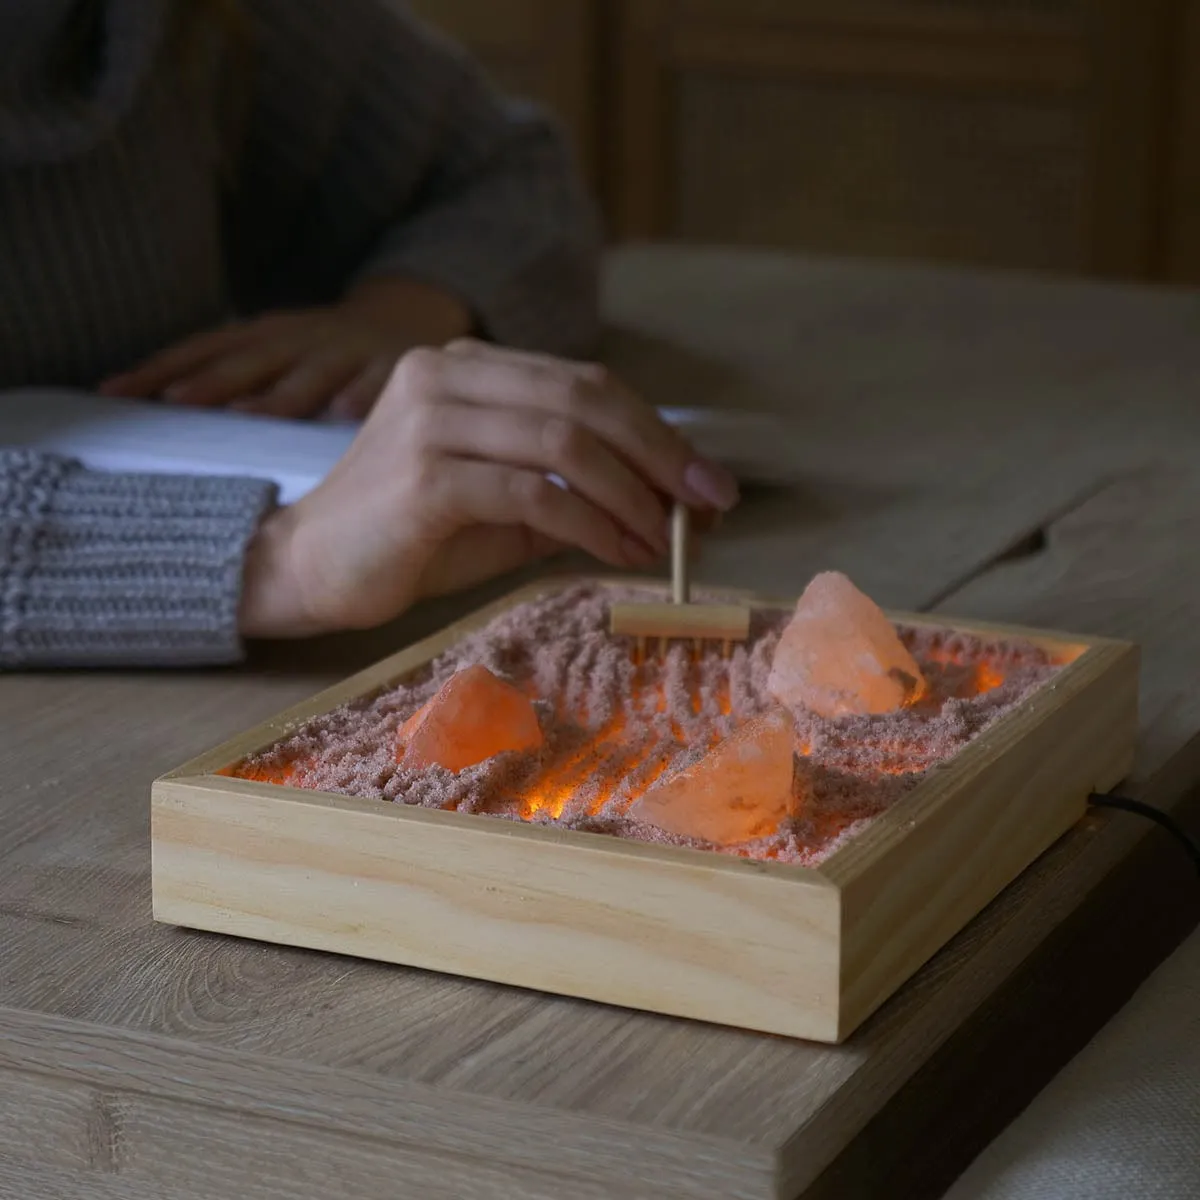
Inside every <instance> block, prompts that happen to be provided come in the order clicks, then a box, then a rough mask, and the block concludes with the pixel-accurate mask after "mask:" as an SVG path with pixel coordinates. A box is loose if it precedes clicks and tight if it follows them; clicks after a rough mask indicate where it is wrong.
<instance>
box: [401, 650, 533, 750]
mask: <svg viewBox="0 0 1200 1200" xmlns="http://www.w3.org/2000/svg"><path fill="white" fill-rule="evenodd" d="M400 740H401V744H402V745H403V747H404V753H403V755H402V756H401V758H400V765H401V766H402V767H409V768H415V769H423V768H425V767H432V766H439V767H445V768H446V769H447V770H448V771H461V770H463V768H464V767H471V766H474V765H475V764H476V763H480V762H483V761H484V760H485V759H488V758H491V757H493V755H496V754H503V753H504V752H505V751H510V750H536V749H537V748H538V747H539V746H541V744H542V727H541V725H540V724H539V723H538V719H537V713H536V712H535V711H534V708H533V705H532V704H531V703H530V702H529V700H528V699H527V698H526V697H525V696H524V695H522V693H521V692H519V691H518V690H517V689H516V688H515V687H513V686H512V684H510V683H505V682H504V680H503V679H498V678H497V677H496V676H495V675H493V674H492V673H491V671H489V670H488V669H487V667H481V666H473V667H466V668H465V669H463V670H461V671H458V672H456V673H455V674H454V675H452V676H451V677H450V678H449V679H447V680H446V682H445V683H444V684H442V686H441V688H440V689H439V690H438V693H437V695H436V696H434V697H433V699H432V700H430V701H429V702H428V703H427V704H425V705H424V706H423V707H422V708H420V709H418V710H417V711H416V712H415V713H414V714H413V715H412V716H411V717H409V719H408V720H407V721H406V722H405V723H404V725H403V726H402V727H401V729H400Z"/></svg>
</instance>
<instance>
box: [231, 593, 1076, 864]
mask: <svg viewBox="0 0 1200 1200" xmlns="http://www.w3.org/2000/svg"><path fill="white" fill-rule="evenodd" d="M626 596H627V597H628V598H631V599H637V598H640V597H639V596H638V593H636V592H634V591H630V592H629V593H626ZM612 599H613V592H612V591H611V589H610V590H606V591H602V590H601V589H599V588H596V587H593V586H586V585H585V586H580V587H575V588H571V589H568V590H566V591H564V592H561V593H558V594H557V595H553V596H550V597H547V598H545V599H543V600H538V601H535V602H530V603H525V604H522V605H519V606H518V607H516V608H514V609H512V610H510V611H509V612H507V613H506V614H504V615H503V616H502V617H500V618H498V619H497V620H495V621H493V622H492V623H491V624H490V625H489V626H488V627H487V628H486V629H484V630H482V631H480V632H478V633H476V634H473V635H471V636H469V637H467V638H465V639H464V640H463V641H462V642H460V643H459V644H458V645H457V646H455V647H454V648H453V649H452V650H450V651H448V652H447V653H445V654H443V655H442V656H441V657H439V658H438V659H436V660H435V661H434V663H433V664H432V666H431V668H430V669H428V670H427V671H426V672H424V673H423V674H422V675H421V676H419V677H418V678H415V679H413V680H411V681H409V682H407V683H406V684H403V685H401V686H398V687H396V688H393V689H390V690H388V691H386V692H384V693H382V694H380V695H377V696H375V697H373V698H371V699H369V700H366V701H362V702H359V703H356V704H353V705H348V706H346V707H344V708H342V709H339V710H337V711H335V712H333V713H330V714H328V715H326V716H323V717H320V718H317V719H315V720H313V721H310V722H309V723H308V724H307V725H306V726H305V727H304V728H303V729H301V730H300V732H298V733H297V734H296V735H294V736H292V737H290V738H289V739H287V740H286V741H284V742H281V743H279V744H278V745H277V746H275V747H273V748H272V749H271V750H269V751H267V752H265V753H263V754H261V755H258V756H256V757H255V758H253V759H251V760H249V761H247V762H246V763H244V764H242V765H241V766H240V767H238V768H237V769H236V770H235V771H233V772H232V773H233V774H236V775H239V776H241V777H243V778H251V779H260V780H267V781H270V782H276V783H288V784H290V785H291V786H294V787H308V788H316V789H320V790H323V791H332V792H340V793H343V794H346V795H351V796H359V797H374V798H379V799H382V800H387V801H393V802H398V803H405V804H413V805H423V806H426V807H432V808H453V809H458V810H460V811H464V812H476V813H484V814H488V815H490V816H493V817H499V818H505V819H509V820H529V821H536V822H543V823H549V824H557V825H562V826H566V827H569V828H576V829H586V830H590V831H593V832H601V833H609V834H612V835H614V836H619V837H634V838H638V839H641V840H645V841H654V842H667V843H672V844H679V845H695V846H700V847H704V848H711V849H720V850H721V851H722V852H726V853H735V854H740V855H744V856H750V857H756V858H772V859H779V860H781V861H787V862H796V863H802V864H805V865H816V864H817V863H820V862H821V861H823V860H824V859H825V858H827V857H828V856H829V855H830V854H831V853H832V852H833V851H834V850H835V849H836V848H837V847H838V846H839V845H841V844H842V843H843V842H844V841H845V840H846V839H847V838H848V837H850V836H853V835H854V833H856V832H857V831H858V830H859V829H861V828H862V827H863V825H864V823H865V822H869V821H870V820H871V819H872V818H873V817H875V816H877V815H878V814H879V813H881V812H883V811H884V810H885V809H886V808H887V807H888V806H889V805H891V804H893V803H894V802H895V801H896V800H897V799H898V798H899V797H901V796H902V795H904V794H905V793H906V792H908V791H909V790H910V789H911V788H912V787H914V786H915V785H916V784H917V783H918V782H919V781H920V779H921V778H922V776H923V775H924V774H925V772H926V771H927V770H928V769H929V768H930V767H931V766H933V765H934V764H936V763H938V762H941V761H945V760H946V759H947V758H949V757H950V756H952V755H953V754H954V753H955V752H956V751H957V750H958V749H960V748H961V747H962V746H963V745H965V744H966V743H967V742H968V741H970V740H971V739H972V738H973V737H975V736H976V735H977V734H978V733H980V732H981V731H982V730H983V729H985V728H986V727H987V726H988V725H990V724H991V723H992V722H993V721H995V720H996V719H997V718H998V717H1000V716H1001V715H1003V714H1004V713H1005V712H1006V711H1008V710H1009V709H1010V708H1012V707H1013V706H1014V705H1016V704H1019V703H1020V702H1021V701H1022V700H1023V699H1024V698H1026V697H1027V696H1028V695H1029V694H1030V693H1031V692H1032V691H1033V690H1035V689H1037V688H1038V687H1040V686H1042V685H1043V684H1044V683H1046V682H1047V681H1048V680H1049V679H1050V678H1051V677H1052V676H1053V674H1054V673H1055V671H1056V670H1057V669H1058V666H1057V664H1055V663H1054V662H1052V661H1051V660H1050V659H1049V658H1048V656H1047V654H1046V653H1045V652H1044V651H1042V650H1040V649H1037V648H1035V647H1033V646H1031V645H1028V644H1025V643H1020V642H1003V643H985V642H983V641H981V640H979V639H976V638H973V637H968V636H964V635H960V634H944V633H939V632H938V631H934V630H928V629H922V630H901V631H900V632H901V635H902V637H903V640H904V642H905V645H906V646H907V647H908V649H909V651H910V652H911V653H912V654H913V656H914V658H915V660H916V661H917V663H918V665H919V666H920V669H921V672H922V674H923V676H924V678H925V680H926V683H927V689H926V691H925V693H924V695H923V696H922V697H921V698H920V700H919V701H917V702H916V703H914V704H913V705H912V706H910V707H907V708H904V709H902V710H901V711H899V712H895V713H890V714H886V715H862V716H848V717H842V718H839V719H835V720H831V719H825V718H821V717H818V716H815V715H813V714H811V713H809V712H807V711H805V710H796V711H795V712H794V714H793V715H794V717H795V722H796V750H797V752H798V755H799V757H798V759H797V768H796V773H795V782H794V785H793V786H794V796H793V803H792V812H793V813H794V815H793V816H789V817H784V818H783V819H782V820H781V821H780V823H779V824H778V826H777V827H776V828H775V829H774V831H773V832H771V833H769V834H767V835H766V836H763V837H759V838H757V839H755V840H752V841H748V842H742V843H738V844H735V845H731V846H721V847H717V846H714V845H713V844H712V843H708V842H702V841H698V840H689V839H687V838H685V837H682V836H679V835H672V834H668V833H665V832H663V831H662V830H659V829H657V828H655V827H653V826H650V825H646V824H641V823H639V822H637V821H634V820H632V819H630V818H629V816H628V815H627V812H628V810H629V808H630V806H631V805H632V804H633V802H634V801H635V800H636V799H637V798H638V797H639V796H641V795H642V794H643V793H644V792H646V790H647V789H648V788H649V787H650V786H651V785H652V784H654V783H655V782H656V781H664V782H665V781H667V780H669V779H670V778H671V776H672V775H673V774H674V773H675V772H677V771H680V770H682V769H685V768H687V767H690V766H693V765H694V764H695V763H696V762H697V761H698V760H699V759H700V758H701V757H702V756H703V755H704V754H705V753H706V752H707V751H708V750H710V749H711V748H712V747H714V746H715V745H716V744H717V743H718V742H719V741H720V740H721V739H723V738H726V737H728V736H729V735H730V734H731V733H733V731H734V730H735V729H738V728H739V727H740V726H741V725H743V724H744V723H745V722H746V721H748V720H749V719H751V718H754V717H758V716H761V715H763V714H764V713H766V712H767V711H768V710H769V709H771V708H772V707H773V706H774V705H775V703H776V702H775V701H774V700H773V698H772V697H771V696H770V694H769V693H768V691H767V686H766V685H767V679H768V676H769V674H770V668H771V661H772V657H773V655H774V651H775V647H776V645H777V643H778V640H779V636H780V631H781V630H782V628H783V626H784V625H785V624H786V621H787V619H788V617H789V615H790V614H789V613H788V612H783V611H779V612H774V611H760V612H757V613H756V614H755V618H754V622H753V625H752V628H751V637H750V640H749V642H748V643H747V644H746V645H745V646H739V647H737V648H736V649H735V650H734V652H733V655H732V657H731V658H730V659H729V660H725V659H722V658H721V657H720V655H719V653H718V652H716V651H715V650H714V651H713V652H711V653H709V654H707V655H706V656H705V657H704V658H703V659H702V660H700V661H698V662H693V661H692V659H691V655H690V650H689V649H686V648H684V647H681V646H676V647H673V648H672V649H671V650H670V652H669V653H668V654H667V655H666V656H665V657H664V658H662V659H652V660H651V661H648V662H647V663H645V664H643V665H640V666H639V665H636V664H635V663H634V662H633V658H632V655H631V653H630V647H629V645H628V644H626V643H624V642H623V641H621V640H619V639H613V638H611V637H610V636H609V634H608V633H607V607H608V604H609V602H610V601H611V600H612ZM476 664H478V665H482V666H485V667H487V668H488V670H490V671H492V672H493V673H494V674H496V675H497V676H499V677H500V678H502V679H507V680H509V681H511V682H512V683H513V684H514V685H516V686H517V687H518V688H519V689H520V690H521V691H523V692H524V693H525V694H526V695H527V696H529V698H530V699H531V700H532V701H533V702H534V706H535V708H536V710H537V712H538V717H539V720H540V722H541V725H542V730H543V733H544V735H545V740H544V744H543V746H542V747H541V749H540V750H537V751H534V752H529V753H516V754H504V755H500V756H498V757H496V758H493V759H490V760H488V761H486V762H483V763H480V764H478V765H476V766H471V767H467V768H466V769H464V770H462V771H461V772H459V773H458V774H453V773H451V772H449V771H447V770H444V769H442V768H438V767H432V768H428V769H425V770H421V769H414V768H408V767H404V766H402V765H401V764H400V762H399V761H398V758H400V757H402V742H401V740H400V739H399V737H398V731H399V729H400V727H401V726H402V725H403V724H404V722H405V721H406V720H407V719H408V718H409V717H411V716H412V715H413V714H414V713H415V712H416V711H417V710H418V709H419V708H420V707H421V706H422V705H423V704H425V703H426V702H427V701H428V700H430V699H431V698H432V697H433V696H434V695H435V694H436V692H437V691H438V689H439V687H441V685H442V684H444V683H445V682H446V681H447V680H448V679H449V678H450V677H451V676H452V675H454V673H455V672H456V671H458V670H461V669H462V668H465V667H468V666H471V665H476Z"/></svg>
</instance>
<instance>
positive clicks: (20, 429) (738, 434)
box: [0, 390, 786, 504]
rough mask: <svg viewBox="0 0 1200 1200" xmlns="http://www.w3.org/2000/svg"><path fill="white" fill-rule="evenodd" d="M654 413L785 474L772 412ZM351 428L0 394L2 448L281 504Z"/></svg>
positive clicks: (730, 454) (37, 393)
mask: <svg viewBox="0 0 1200 1200" xmlns="http://www.w3.org/2000/svg"><path fill="white" fill-rule="evenodd" d="M659 412H660V413H661V415H662V416H663V419H664V420H666V421H667V422H668V423H670V424H672V425H676V426H678V427H679V428H680V429H681V430H682V431H683V432H684V433H686V434H687V435H688V436H689V437H691V438H692V440H693V443H694V444H695V445H696V448H697V449H698V450H700V451H701V452H702V453H705V454H709V455H711V456H712V457H714V458H716V459H718V460H719V461H722V462H724V463H725V464H726V465H727V466H729V467H730V468H731V469H732V470H734V471H735V473H737V474H738V475H739V476H740V477H741V478H742V479H743V481H747V480H750V479H755V480H763V481H767V480H769V481H776V480H779V479H781V477H782V475H785V474H786V465H785V463H784V462H783V461H782V457H781V451H782V452H783V453H784V454H786V444H782V445H781V438H780V426H779V425H778V423H776V422H773V421H771V420H770V419H769V418H762V417H756V416H750V415H747V414H740V413H720V412H713V411H710V410H704V409H686V408H664V409H660V410H659ZM357 432H358V424H357V423H355V422H331V421H289V420H282V419H279V418H275V417H258V416H253V415H251V414H247V413H239V412H233V411H230V410H228V409H197V408H182V407H180V406H177V405H168V404H152V403H147V402H144V401H133V400H113V399H109V398H107V397H99V396H94V395H91V394H88V393H82V392H68V391H57V390H54V391H51V390H30V391H22V392H20V393H7V394H5V393H0V445H2V446H24V447H28V448H30V449H37V450H44V451H49V452H54V453H58V454H65V455H69V456H71V457H73V458H78V459H79V460H80V461H81V462H83V463H84V464H86V465H87V466H89V467H93V468H96V469H98V470H105V471H142V472H152V473H162V474H196V475H241V476H249V477H252V478H258V479H270V480H272V481H274V482H275V483H276V484H277V485H278V486H279V488H280V500H281V501H282V502H283V503H285V504H290V503H292V502H293V501H295V500H297V499H299V498H300V497H301V496H303V495H304V494H305V493H306V492H308V491H310V490H311V489H312V488H314V487H316V485H317V484H318V483H320V482H321V480H322V479H324V478H325V476H326V475H327V474H328V472H329V470H330V469H331V468H332V467H333V464H334V463H335V462H337V460H338V459H339V458H340V457H341V456H342V454H344V453H345V451H346V448H347V447H348V446H349V445H350V443H351V441H353V439H354V436H355V434H356V433H357ZM556 482H557V481H556Z"/></svg>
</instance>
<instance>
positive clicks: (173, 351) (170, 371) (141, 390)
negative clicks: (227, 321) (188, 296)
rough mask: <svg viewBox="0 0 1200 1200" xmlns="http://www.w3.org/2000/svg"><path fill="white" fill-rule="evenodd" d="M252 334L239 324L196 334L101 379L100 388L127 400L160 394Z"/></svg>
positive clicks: (251, 337) (253, 334)
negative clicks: (126, 368)
mask: <svg viewBox="0 0 1200 1200" xmlns="http://www.w3.org/2000/svg"><path fill="white" fill-rule="evenodd" d="M254 336H255V333H254V328H253V326H252V325H250V324H240V323H239V324H235V325H226V326H224V327H222V328H221V329H213V330H209V331H208V332H206V333H200V334H197V335H196V336H195V337H189V338H186V339H184V340H183V341H182V342H177V343H176V344H175V345H174V346H170V347H168V348H167V349H166V350H163V351H161V352H160V353H158V354H155V355H153V356H152V357H150V358H148V359H146V361H145V362H143V363H141V364H139V365H138V366H136V367H134V369H133V370H132V371H126V372H124V373H122V374H120V375H113V376H111V377H110V378H109V379H106V380H104V382H103V383H101V385H100V391H101V392H102V393H103V394H104V395H106V396H124V397H128V398H130V399H144V398H146V397H150V396H158V395H161V394H162V393H163V392H164V391H165V390H166V389H167V388H168V387H169V386H170V385H171V384H172V383H176V382H178V381H179V380H180V379H183V378H185V377H186V376H189V375H192V374H194V373H195V372H196V371H197V370H199V369H200V368H201V367H203V366H204V365H205V364H207V363H208V362H210V361H211V360H212V359H214V358H216V357H217V356H218V355H223V354H227V353H229V352H230V351H232V350H236V349H238V348H240V347H241V346H243V345H245V344H247V343H248V342H250V341H251V340H253V338H254Z"/></svg>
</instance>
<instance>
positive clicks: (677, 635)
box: [608, 504, 750, 662]
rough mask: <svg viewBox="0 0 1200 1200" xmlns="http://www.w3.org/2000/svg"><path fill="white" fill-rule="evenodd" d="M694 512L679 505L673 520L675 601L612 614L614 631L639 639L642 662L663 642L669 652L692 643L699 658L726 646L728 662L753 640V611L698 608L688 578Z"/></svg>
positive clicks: (621, 607)
mask: <svg viewBox="0 0 1200 1200" xmlns="http://www.w3.org/2000/svg"><path fill="white" fill-rule="evenodd" d="M689 526H690V521H689V513H688V509H687V506H686V505H683V504H677V505H676V506H675V509H674V512H673V514H672V521H671V602H670V603H669V604H667V603H657V604H614V605H612V607H611V608H610V609H609V613H608V628H609V632H610V633H611V634H613V635H614V636H617V637H632V638H636V639H637V658H638V661H639V662H641V661H642V660H644V658H645V656H646V651H647V647H648V646H649V645H651V644H652V643H657V645H658V647H659V650H660V652H662V653H665V648H666V645H667V643H668V642H671V641H680V640H682V641H690V642H691V643H692V646H693V648H694V650H695V653H696V654H697V655H700V654H701V653H703V648H704V643H705V642H707V641H717V642H720V643H721V653H722V655H723V656H724V657H726V658H728V657H729V653H730V650H731V648H732V645H733V643H734V642H744V641H745V640H746V638H747V637H749V636H750V610H749V608H747V607H745V606H744V605H741V604H693V603H692V602H691V583H690V580H689V578H688V534H689Z"/></svg>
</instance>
